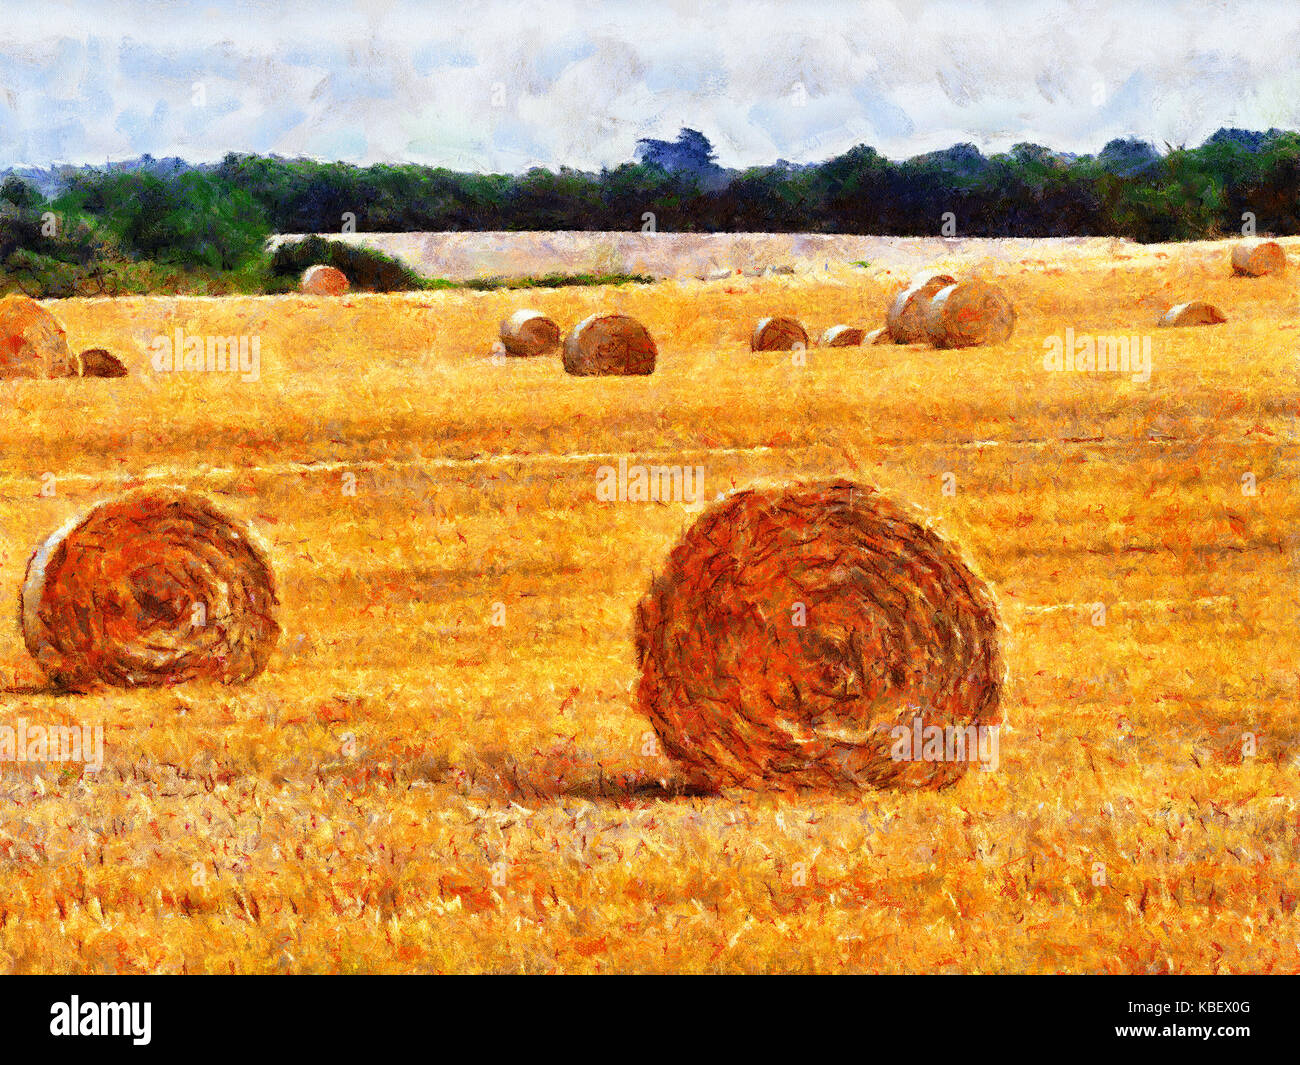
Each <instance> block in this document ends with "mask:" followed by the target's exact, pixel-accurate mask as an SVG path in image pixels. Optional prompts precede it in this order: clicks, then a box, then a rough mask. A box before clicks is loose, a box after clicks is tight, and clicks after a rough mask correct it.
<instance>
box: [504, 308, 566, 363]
mask: <svg viewBox="0 0 1300 1065" xmlns="http://www.w3.org/2000/svg"><path fill="white" fill-rule="evenodd" d="M501 343H502V344H504V345H505V349H506V354H507V355H516V356H519V357H520V358H531V357H533V356H534V355H545V354H546V353H547V352H548V351H553V350H555V349H556V348H558V347H559V346H560V327H559V326H558V325H556V324H555V323H554V322H553V321H551V320H550V319H549V318H547V317H546V316H545V315H544V314H542V313H540V312H539V311H529V310H520V311H515V313H514V314H512V315H511V316H510V317H509V318H507V319H505V320H504V321H503V322H502V323H501Z"/></svg>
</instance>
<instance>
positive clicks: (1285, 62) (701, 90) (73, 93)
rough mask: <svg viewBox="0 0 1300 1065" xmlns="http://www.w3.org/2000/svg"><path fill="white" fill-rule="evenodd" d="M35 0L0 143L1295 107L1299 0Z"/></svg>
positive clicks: (857, 139) (610, 160)
mask: <svg viewBox="0 0 1300 1065" xmlns="http://www.w3.org/2000/svg"><path fill="white" fill-rule="evenodd" d="M35 2H36V3H39V7H37V6H35V4H34V0H22V2H21V3H14V2H13V0H0V25H3V26H4V27H5V29H4V33H3V35H0V166H12V165H31V166H48V165H50V164H51V163H102V162H104V161H106V160H116V159H125V158H132V157H135V156H138V155H141V154H143V153H146V152H148V153H151V154H153V155H155V156H165V155H179V156H182V157H183V158H185V159H187V160H189V161H191V162H207V161H215V160H218V159H220V158H221V157H222V156H223V155H225V154H226V152H228V151H239V152H259V153H277V154H280V155H289V156H297V155H306V156H312V157H315V158H320V159H331V160H333V159H338V160H345V161H348V162H355V163H373V162H417V163H425V164H430V165H439V166H448V167H452V168H454V169H458V170H480V171H495V172H520V171H523V170H526V169H528V168H529V167H532V166H539V165H540V166H549V167H552V168H554V167H557V166H559V165H561V164H564V165H568V166H574V167H578V168H581V169H586V170H596V169H600V168H601V167H604V166H616V165H618V164H619V163H622V162H625V161H627V160H629V159H631V158H632V157H633V155H634V152H635V146H636V141H637V139H638V138H642V137H658V138H665V139H671V138H672V137H673V136H675V135H676V133H677V130H678V129H679V128H681V127H683V126H689V127H692V128H695V129H699V130H701V131H702V132H704V133H705V135H706V136H708V137H709V138H710V140H711V141H712V142H713V144H714V146H715V148H716V150H717V153H718V160H719V162H720V163H722V164H723V165H724V166H731V167H743V166H752V165H760V164H765V163H771V162H774V161H775V160H776V159H778V158H782V159H787V160H790V161H793V162H812V161H817V160H821V159H826V158H829V157H831V156H833V155H836V154H838V153H840V152H842V151H844V150H846V149H848V148H850V147H852V146H853V145H855V144H864V143H865V144H870V145H872V146H873V147H875V148H876V149H877V150H879V151H881V152H882V153H884V154H885V155H887V156H890V157H891V158H896V159H898V158H905V157H907V156H910V155H915V154H918V153H921V152H925V151H931V150H934V149H936V148H944V147H947V146H949V145H951V144H954V143H957V142H963V141H967V142H972V143H974V144H975V145H977V146H978V147H979V148H980V149H981V150H982V151H984V152H985V153H986V154H987V153H991V152H994V151H1000V150H1003V149H1005V148H1008V147H1010V146H1011V145H1012V144H1015V143H1017V142H1020V141H1033V142H1036V143H1039V144H1044V145H1046V146H1048V147H1050V148H1053V149H1057V150H1060V151H1071V152H1077V153H1084V152H1096V151H1098V150H1099V149H1100V148H1101V147H1102V146H1103V145H1104V144H1105V143H1106V142H1107V141H1108V140H1110V139H1112V138H1114V137H1122V136H1136V137H1140V138H1142V139H1144V140H1149V141H1152V142H1153V143H1155V144H1156V145H1157V146H1163V144H1164V143H1165V142H1169V143H1171V144H1174V145H1178V144H1187V145H1194V144H1199V143H1201V141H1203V140H1204V139H1205V137H1207V136H1208V135H1209V134H1211V133H1213V132H1214V130H1216V129H1217V128H1219V127H1220V126H1241V127H1246V128H1252V129H1267V128H1269V127H1273V126H1277V127H1281V128H1284V129H1297V128H1300V64H1298V63H1297V62H1296V56H1297V55H1300V2H1297V0H1281V2H1271V0H1270V2H1263V0H1259V2H1252V0H1242V2H1238V3H1232V2H1208V0H1194V2H1181V3H1179V2H1172V0H1168V2H1155V0H1123V2H1109V0H1082V2H1070V0H1039V2H1011V0H1006V2H987V0H986V2H980V0H917V2H907V0H903V2H888V3H884V2H875V0H867V2H857V3H848V2H838V0H813V2H807V3H805V2H803V0H790V2H784V3H770V2H755V0H750V2H745V3H736V2H730V0H689V2H687V0H682V2H677V0H672V2H667V3H663V2H654V0H641V2H633V3H625V2H622V0H614V2H603V3H592V2H580V0H528V2H526V3H519V2H514V0H510V2H504V0H502V2H498V0H486V2H481V3H474V2H461V3H454V4H453V3H446V2H443V0H426V2H423V3H421V2H408V0H315V2H312V3H304V2H299V0H279V2H254V0H207V2H202V0H200V2H195V3H187V2H184V0H180V2H172V3H162V2H155V3H143V2H138V0H127V2H113V0H98V2H94V3H82V2H80V0H35Z"/></svg>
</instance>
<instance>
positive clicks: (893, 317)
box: [885, 274, 956, 344]
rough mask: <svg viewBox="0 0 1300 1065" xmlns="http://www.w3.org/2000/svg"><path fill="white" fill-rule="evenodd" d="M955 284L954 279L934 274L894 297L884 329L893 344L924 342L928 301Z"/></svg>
mask: <svg viewBox="0 0 1300 1065" xmlns="http://www.w3.org/2000/svg"><path fill="white" fill-rule="evenodd" d="M955 283H956V278H952V277H949V276H948V275H947V274H936V275H935V276H934V277H930V278H926V279H925V280H924V281H918V282H917V283H916V284H914V285H912V286H911V288H908V289H906V290H905V291H903V292H900V293H899V294H898V295H897V296H895V297H894V302H893V303H891V304H890V305H889V312H888V313H887V314H886V316H885V328H886V329H888V330H889V335H890V337H891V338H892V339H893V341H894V343H895V344H917V343H919V342H921V341H923V340H925V312H926V309H927V308H928V307H929V306H930V300H931V299H933V298H934V296H935V294H936V293H937V292H939V291H940V290H942V289H944V288H947V287H948V286H949V285H951V284H955Z"/></svg>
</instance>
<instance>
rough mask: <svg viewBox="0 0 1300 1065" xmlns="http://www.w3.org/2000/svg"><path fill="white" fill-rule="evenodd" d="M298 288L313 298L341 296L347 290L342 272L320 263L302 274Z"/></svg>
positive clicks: (345, 278) (346, 278)
mask: <svg viewBox="0 0 1300 1065" xmlns="http://www.w3.org/2000/svg"><path fill="white" fill-rule="evenodd" d="M300 288H301V289H302V291H303V292H306V293H309V294H310V295H313V296H342V295H343V294H344V293H345V292H347V290H348V277H347V274H345V273H344V272H343V271H342V270H338V269H335V268H334V267H333V266H325V265H324V264H323V263H322V264H318V265H316V266H309V267H307V269H306V270H304V271H303V272H302V284H301V286H300Z"/></svg>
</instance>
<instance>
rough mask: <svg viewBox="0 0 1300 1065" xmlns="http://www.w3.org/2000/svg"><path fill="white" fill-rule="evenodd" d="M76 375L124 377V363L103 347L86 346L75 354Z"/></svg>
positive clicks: (125, 372) (125, 373)
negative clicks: (78, 353)
mask: <svg viewBox="0 0 1300 1065" xmlns="http://www.w3.org/2000/svg"><path fill="white" fill-rule="evenodd" d="M76 362H77V376H78V377H125V376H126V375H127V370H126V366H125V364H124V363H123V362H122V360H121V359H119V358H118V357H117V356H116V355H114V354H113V353H112V352H109V351H105V350H104V349H103V348H87V349H86V350H85V351H83V352H82V353H81V354H80V355H78V356H77V360H76Z"/></svg>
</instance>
